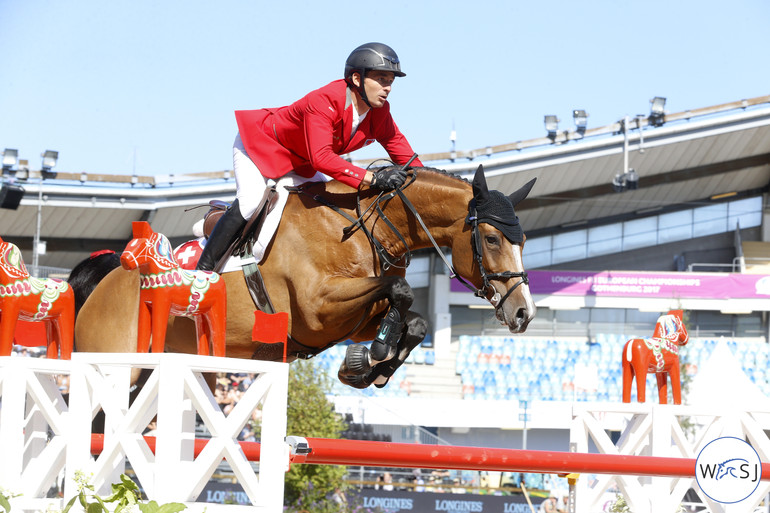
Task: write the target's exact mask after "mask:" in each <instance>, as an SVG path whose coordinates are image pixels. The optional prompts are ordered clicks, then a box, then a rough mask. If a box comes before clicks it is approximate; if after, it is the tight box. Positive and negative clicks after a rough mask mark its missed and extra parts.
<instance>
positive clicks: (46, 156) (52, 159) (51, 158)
mask: <svg viewBox="0 0 770 513" xmlns="http://www.w3.org/2000/svg"><path fill="white" fill-rule="evenodd" d="M41 157H43V169H42V172H43V175H44V176H45V175H53V176H56V175H55V173H53V172H52V171H51V168H53V167H54V166H55V165H56V161H57V160H59V152H58V151H53V150H45V152H44V153H43V154H42V155H41Z"/></svg>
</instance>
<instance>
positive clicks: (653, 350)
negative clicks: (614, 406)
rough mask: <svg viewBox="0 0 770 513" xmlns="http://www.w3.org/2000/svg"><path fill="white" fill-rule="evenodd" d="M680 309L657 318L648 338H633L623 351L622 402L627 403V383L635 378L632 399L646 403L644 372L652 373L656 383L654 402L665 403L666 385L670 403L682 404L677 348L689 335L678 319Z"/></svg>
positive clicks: (684, 342)
mask: <svg viewBox="0 0 770 513" xmlns="http://www.w3.org/2000/svg"><path fill="white" fill-rule="evenodd" d="M682 316H683V314H682V310H670V311H669V312H668V314H666V315H661V316H660V317H658V321H657V323H656V324H655V331H654V332H653V334H652V338H634V339H631V340H629V341H628V342H626V345H625V347H624V348H623V402H624V403H630V402H631V383H632V381H633V380H634V377H636V398H637V401H639V402H640V403H643V402H644V401H645V400H646V394H645V392H646V386H647V373H648V372H654V373H655V378H656V379H657V381H658V400H659V402H660V404H667V403H668V383H667V379H668V377H669V376H670V377H671V392H672V395H673V399H674V404H682V386H681V382H680V379H679V347H680V346H683V345H685V344H687V342H688V341H689V335H688V334H687V328H685V326H684V321H683V320H682Z"/></svg>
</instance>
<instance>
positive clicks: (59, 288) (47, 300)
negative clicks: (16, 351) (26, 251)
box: [0, 238, 75, 360]
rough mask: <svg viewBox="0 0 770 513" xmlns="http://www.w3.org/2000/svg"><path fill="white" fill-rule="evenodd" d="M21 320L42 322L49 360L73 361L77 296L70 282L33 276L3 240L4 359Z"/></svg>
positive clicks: (0, 330)
mask: <svg viewBox="0 0 770 513" xmlns="http://www.w3.org/2000/svg"><path fill="white" fill-rule="evenodd" d="M17 320H22V321H28V322H42V323H45V327H46V339H47V357H48V358H58V357H59V352H60V351H61V358H62V359H65V360H69V359H70V356H71V354H72V341H73V333H74V328H75V294H74V292H73V290H72V287H70V286H69V285H68V284H67V282H66V281H62V280H59V279H56V278H35V277H34V276H30V275H29V272H27V268H26V266H25V265H24V261H23V260H22V258H21V251H19V248H18V247H16V246H15V245H14V244H11V243H10V242H5V241H3V239H2V238H0V356H9V355H10V354H11V350H12V349H13V335H14V331H15V328H16V322H17Z"/></svg>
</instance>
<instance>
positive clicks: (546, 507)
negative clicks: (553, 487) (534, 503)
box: [538, 495, 558, 513]
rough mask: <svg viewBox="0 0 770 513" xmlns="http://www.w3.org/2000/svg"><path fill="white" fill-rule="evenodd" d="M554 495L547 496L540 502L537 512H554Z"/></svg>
mask: <svg viewBox="0 0 770 513" xmlns="http://www.w3.org/2000/svg"><path fill="white" fill-rule="evenodd" d="M557 504H558V503H557V502H556V497H554V496H553V495H550V496H548V498H547V499H546V500H544V501H543V502H541V503H540V509H539V510H538V512H539V513H556V505H557Z"/></svg>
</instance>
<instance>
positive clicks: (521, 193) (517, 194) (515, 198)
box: [508, 178, 537, 207]
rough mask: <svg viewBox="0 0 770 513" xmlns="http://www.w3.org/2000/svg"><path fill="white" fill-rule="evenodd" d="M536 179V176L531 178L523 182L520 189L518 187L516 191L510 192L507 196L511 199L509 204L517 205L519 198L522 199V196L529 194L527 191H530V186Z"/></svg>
mask: <svg viewBox="0 0 770 513" xmlns="http://www.w3.org/2000/svg"><path fill="white" fill-rule="evenodd" d="M536 180H537V178H533V179H532V180H530V181H529V182H527V183H525V184H524V186H523V187H522V188H521V189H519V190H518V191H516V192H514V193H511V194H510V195H509V196H508V199H509V200H511V204H512V205H513V206H514V207H515V206H516V205H518V204H519V202H520V201H521V200H523V199H524V198H526V197H527V195H528V194H529V191H531V190H532V187H533V186H534V185H535V181H536Z"/></svg>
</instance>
